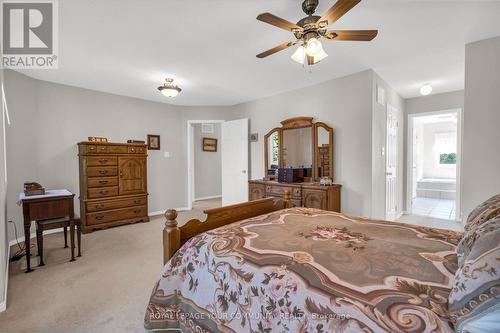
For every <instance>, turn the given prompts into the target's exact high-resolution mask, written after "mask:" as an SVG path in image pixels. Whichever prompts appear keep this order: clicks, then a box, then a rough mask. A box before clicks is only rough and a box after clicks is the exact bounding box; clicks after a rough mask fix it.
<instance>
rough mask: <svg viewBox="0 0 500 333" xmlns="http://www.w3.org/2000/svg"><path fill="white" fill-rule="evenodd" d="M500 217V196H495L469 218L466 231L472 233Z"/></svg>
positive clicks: (482, 204)
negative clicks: (485, 223) (478, 227)
mask: <svg viewBox="0 0 500 333" xmlns="http://www.w3.org/2000/svg"><path fill="white" fill-rule="evenodd" d="M497 216H500V194H497V195H494V196H492V197H491V198H489V199H488V200H486V201H485V202H483V203H481V204H480V205H479V206H477V207H476V208H474V210H473V211H472V212H471V213H470V214H469V216H468V217H467V223H466V224H465V231H471V230H472V229H474V228H475V227H477V226H479V225H481V224H483V223H484V222H486V221H488V220H490V219H492V218H495V217H497Z"/></svg>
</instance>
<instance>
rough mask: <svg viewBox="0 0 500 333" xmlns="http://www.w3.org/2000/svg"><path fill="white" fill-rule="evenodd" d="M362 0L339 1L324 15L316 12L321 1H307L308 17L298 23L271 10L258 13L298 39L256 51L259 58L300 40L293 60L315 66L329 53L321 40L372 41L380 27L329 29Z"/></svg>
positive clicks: (305, 1) (305, 10) (304, 4)
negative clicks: (370, 28) (376, 28)
mask: <svg viewBox="0 0 500 333" xmlns="http://www.w3.org/2000/svg"><path fill="white" fill-rule="evenodd" d="M359 2H361V0H338V1H337V2H336V3H335V4H334V5H333V6H332V7H331V8H330V9H329V10H328V11H327V12H326V13H325V14H324V15H323V16H317V15H313V14H314V12H315V11H316V8H317V7H318V4H319V0H304V2H303V3H302V10H303V11H304V13H306V14H307V15H308V16H306V17H304V18H303V19H301V20H300V21H299V22H297V24H294V23H292V22H289V21H287V20H284V19H282V18H280V17H277V16H275V15H273V14H271V13H264V14H260V15H259V16H257V20H259V21H262V22H265V23H268V24H271V25H274V26H276V27H278V28H281V29H285V30H287V31H290V32H292V33H293V34H294V36H295V39H294V40H292V41H289V42H286V43H283V44H281V45H278V46H276V47H273V48H272V49H270V50H267V51H265V52H262V53H259V54H257V58H265V57H267V56H269V55H271V54H274V53H276V52H279V51H282V50H284V49H286V48H289V47H290V46H293V45H295V44H297V43H300V44H301V45H300V47H299V48H298V49H297V50H296V51H295V52H294V53H293V55H292V59H293V60H294V61H296V62H298V63H300V64H304V62H305V60H307V64H308V65H314V64H316V63H318V62H320V61H321V60H323V59H324V58H326V57H327V56H328V54H326V52H325V51H324V50H323V46H322V45H321V42H320V41H319V39H321V38H326V39H328V40H333V41H335V40H343V41H346V40H350V41H370V40H372V39H373V38H375V36H377V34H378V30H330V31H328V30H327V27H328V26H329V25H330V24H333V23H335V22H336V21H337V20H338V19H339V18H341V17H342V16H343V15H344V14H345V13H347V12H348V11H350V10H351V9H352V8H353V7H354V6H356V5H357V4H358V3H359Z"/></svg>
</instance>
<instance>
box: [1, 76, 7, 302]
mask: <svg viewBox="0 0 500 333" xmlns="http://www.w3.org/2000/svg"><path fill="white" fill-rule="evenodd" d="M3 76H4V70H3V69H0V86H1V85H3V79H4V78H3ZM1 94H2V93H1V91H0V95H1ZM0 103H1V105H0V311H3V310H5V307H6V301H7V289H6V281H7V278H8V276H7V271H8V270H7V266H8V262H9V258H8V254H7V253H8V244H9V242H8V240H7V219H6V200H5V198H6V192H7V182H6V179H5V173H6V172H7V170H6V169H5V150H4V144H5V137H4V127H5V126H6V124H5V123H4V120H5V114H4V111H5V110H4V107H3V96H2V97H0Z"/></svg>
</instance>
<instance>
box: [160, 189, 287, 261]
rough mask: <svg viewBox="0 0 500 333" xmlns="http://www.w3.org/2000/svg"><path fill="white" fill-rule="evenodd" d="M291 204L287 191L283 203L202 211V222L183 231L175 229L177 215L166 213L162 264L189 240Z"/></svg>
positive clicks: (254, 203)
mask: <svg viewBox="0 0 500 333" xmlns="http://www.w3.org/2000/svg"><path fill="white" fill-rule="evenodd" d="M291 203H292V194H291V193H290V191H286V192H285V195H284V198H283V199H278V198H266V199H260V200H255V201H249V202H245V203H241V204H237V205H231V206H225V207H220V208H213V209H207V210H205V211H204V213H205V214H206V215H207V219H206V220H205V221H203V222H202V221H200V220H198V219H193V220H190V221H189V222H187V223H186V224H185V225H183V226H182V227H178V223H177V211H176V210H175V209H169V210H167V211H166V213H165V217H166V218H167V221H166V222H165V228H164V229H163V264H164V265H165V264H166V263H167V261H168V260H169V259H170V258H172V256H173V255H174V254H175V252H177V250H179V248H180V247H181V246H182V244H184V243H185V242H186V241H187V240H188V239H190V238H191V237H194V236H196V235H198V234H200V233H202V232H205V231H208V230H211V229H215V228H218V227H222V226H224V225H226V224H230V223H233V222H237V221H240V220H244V219H248V218H251V217H254V216H259V215H262V214H267V213H271V212H274V211H277V210H280V209H285V208H290V207H291V205H292V204H291Z"/></svg>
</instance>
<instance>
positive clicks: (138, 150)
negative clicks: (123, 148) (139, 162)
mask: <svg viewBox="0 0 500 333" xmlns="http://www.w3.org/2000/svg"><path fill="white" fill-rule="evenodd" d="M145 152H146V148H145V147H138V146H133V147H128V153H129V154H144V153H145Z"/></svg>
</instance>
